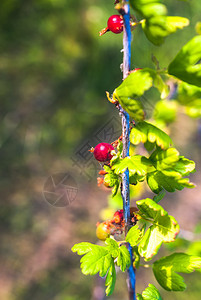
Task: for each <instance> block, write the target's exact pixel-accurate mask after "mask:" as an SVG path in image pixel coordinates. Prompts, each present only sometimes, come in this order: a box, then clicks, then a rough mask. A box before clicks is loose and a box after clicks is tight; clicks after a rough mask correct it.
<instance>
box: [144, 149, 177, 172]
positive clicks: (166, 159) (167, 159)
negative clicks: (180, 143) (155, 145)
mask: <svg viewBox="0 0 201 300" xmlns="http://www.w3.org/2000/svg"><path fill="white" fill-rule="evenodd" d="M149 160H150V161H151V162H152V163H153V165H154V167H155V168H156V169H157V170H158V171H163V170H165V169H170V168H171V167H172V166H174V164H175V163H176V162H177V161H178V160H179V152H178V151H177V150H176V149H175V148H168V149H167V150H162V149H157V150H155V151H154V152H153V153H152V155H151V156H150V158H149Z"/></svg>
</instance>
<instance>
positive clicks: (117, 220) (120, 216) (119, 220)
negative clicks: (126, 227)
mask: <svg viewBox="0 0 201 300" xmlns="http://www.w3.org/2000/svg"><path fill="white" fill-rule="evenodd" d="M123 219H124V212H123V209H119V210H117V211H116V212H115V213H114V217H113V221H114V222H115V223H116V224H121V223H122V221H123Z"/></svg>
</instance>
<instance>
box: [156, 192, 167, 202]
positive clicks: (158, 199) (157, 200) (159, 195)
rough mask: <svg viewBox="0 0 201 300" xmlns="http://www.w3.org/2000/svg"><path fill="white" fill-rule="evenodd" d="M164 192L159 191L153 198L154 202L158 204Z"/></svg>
mask: <svg viewBox="0 0 201 300" xmlns="http://www.w3.org/2000/svg"><path fill="white" fill-rule="evenodd" d="M165 194H166V193H165V191H161V192H160V193H159V194H158V195H155V196H154V197H153V200H154V202H156V203H159V202H160V201H161V200H162V199H163V198H164V196H165Z"/></svg>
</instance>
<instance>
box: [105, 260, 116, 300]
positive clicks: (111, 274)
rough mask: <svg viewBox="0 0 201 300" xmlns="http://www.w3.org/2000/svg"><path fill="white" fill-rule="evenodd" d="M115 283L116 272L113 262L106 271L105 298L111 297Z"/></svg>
mask: <svg viewBox="0 0 201 300" xmlns="http://www.w3.org/2000/svg"><path fill="white" fill-rule="evenodd" d="M115 282H116V271H115V266H114V262H113V263H112V265H111V267H110V268H109V270H108V273H107V276H106V280H105V286H106V290H105V293H106V295H107V296H110V295H112V293H113V291H114V287H115Z"/></svg>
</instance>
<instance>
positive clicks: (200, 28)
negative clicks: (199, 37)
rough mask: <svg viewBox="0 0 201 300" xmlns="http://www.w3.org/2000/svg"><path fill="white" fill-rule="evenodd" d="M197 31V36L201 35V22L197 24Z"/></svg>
mask: <svg viewBox="0 0 201 300" xmlns="http://www.w3.org/2000/svg"><path fill="white" fill-rule="evenodd" d="M195 30H196V33H197V34H201V22H197V23H196V25H195Z"/></svg>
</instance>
